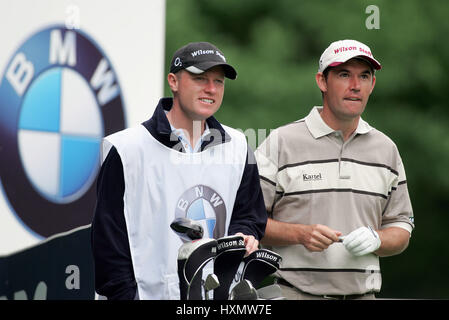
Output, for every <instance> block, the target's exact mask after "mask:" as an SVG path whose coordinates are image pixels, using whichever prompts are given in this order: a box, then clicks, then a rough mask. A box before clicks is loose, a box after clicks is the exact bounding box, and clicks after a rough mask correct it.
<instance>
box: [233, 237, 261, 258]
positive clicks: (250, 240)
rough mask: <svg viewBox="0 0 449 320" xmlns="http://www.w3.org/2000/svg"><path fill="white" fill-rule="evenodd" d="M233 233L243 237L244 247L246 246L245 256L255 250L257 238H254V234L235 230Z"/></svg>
mask: <svg viewBox="0 0 449 320" xmlns="http://www.w3.org/2000/svg"><path fill="white" fill-rule="evenodd" d="M235 235H236V236H242V237H243V241H244V242H245V248H246V254H245V256H247V255H249V254H251V253H252V252H254V251H256V250H257V249H259V240H257V239H256V238H254V236H247V235H244V234H243V233H241V232H237V233H236V234H235Z"/></svg>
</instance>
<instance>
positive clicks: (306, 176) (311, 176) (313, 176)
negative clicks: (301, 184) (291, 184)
mask: <svg viewBox="0 0 449 320" xmlns="http://www.w3.org/2000/svg"><path fill="white" fill-rule="evenodd" d="M302 180H303V181H321V180H323V175H322V174H321V172H320V173H316V174H309V173H303V174H302Z"/></svg>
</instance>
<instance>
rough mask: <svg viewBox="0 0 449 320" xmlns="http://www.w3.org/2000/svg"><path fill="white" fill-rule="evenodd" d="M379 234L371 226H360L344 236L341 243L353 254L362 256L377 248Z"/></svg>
mask: <svg viewBox="0 0 449 320" xmlns="http://www.w3.org/2000/svg"><path fill="white" fill-rule="evenodd" d="M380 242H381V241H380V238H379V234H378V233H377V232H376V231H374V230H373V229H372V228H371V227H361V228H358V229H356V230H354V231H352V232H351V233H350V234H348V235H347V236H345V237H344V239H343V245H344V246H345V248H346V250H348V251H349V252H350V253H351V254H353V255H355V256H363V255H365V254H368V253H371V252H374V251H376V250H377V249H379V247H380Z"/></svg>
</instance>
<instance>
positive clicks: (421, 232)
mask: <svg viewBox="0 0 449 320" xmlns="http://www.w3.org/2000/svg"><path fill="white" fill-rule="evenodd" d="M371 4H375V5H377V6H378V8H379V9H380V29H377V30H376V29H373V30H368V29H367V28H366V27H365V20H366V18H367V17H368V15H369V14H366V13H365V8H366V7H367V6H368V5H371ZM448 13H449V2H446V1H437V0H434V1H419V0H414V1H406V0H399V1H387V0H378V1H367V0H359V1H354V0H341V1H325V0H313V1H312V0H309V1H298V0H278V1H272V0H244V1H243V0H228V1H222V0H167V25H166V32H167V37H166V50H167V51H166V52H167V53H166V70H168V65H169V63H170V60H171V56H172V54H173V52H174V51H175V50H176V49H177V48H178V47H180V46H181V45H184V44H186V43H188V42H191V41H210V42H212V43H214V44H216V45H217V46H218V47H219V48H220V49H221V50H222V51H223V52H224V53H225V55H226V57H227V60H228V61H229V62H230V63H231V64H232V65H234V66H235V67H236V69H237V72H238V78H237V80H235V81H230V80H228V81H227V82H226V93H225V99H224V102H223V106H222V108H221V109H220V111H219V112H218V113H217V117H218V118H219V119H220V120H221V121H222V122H223V123H225V124H228V125H230V126H233V127H236V128H241V129H243V130H246V129H248V128H254V129H256V130H257V129H259V128H264V129H267V130H269V129H271V128H276V127H278V126H281V125H283V124H286V123H289V122H291V121H294V120H297V119H300V118H302V117H304V116H305V115H307V113H308V112H309V110H310V109H311V107H312V106H314V105H320V104H321V94H320V92H319V90H318V88H317V86H316V84H315V78H314V76H315V73H316V71H317V68H318V59H319V57H320V55H321V53H322V51H323V50H324V49H325V48H326V47H327V46H328V45H329V43H330V42H332V41H335V40H339V39H348V38H353V39H357V40H360V41H362V42H364V43H366V44H368V45H369V46H370V48H371V49H372V51H373V53H374V55H375V57H376V58H377V59H378V60H379V61H380V62H381V64H382V66H383V69H382V70H380V71H378V72H377V73H376V76H377V82H376V88H375V90H374V92H373V94H372V96H371V98H370V102H369V103H368V106H367V110H366V111H365V114H364V116H363V117H364V119H366V120H367V121H368V122H370V123H371V124H372V125H373V126H374V127H376V128H377V129H379V130H381V131H383V132H384V133H386V134H387V135H388V136H390V137H391V138H392V140H393V141H395V143H396V144H397V145H398V148H399V150H400V152H401V156H402V158H403V161H404V164H405V168H406V172H407V180H408V186H409V191H410V195H411V198H412V203H413V207H414V211H415V221H416V230H415V231H414V232H413V235H412V238H411V242H410V246H409V248H408V249H407V251H406V252H404V253H403V254H401V255H399V256H396V257H390V258H385V259H382V268H383V270H384V272H383V278H384V285H383V290H382V296H386V297H403V298H449V275H448V273H447V271H448V270H449V259H448V257H447V252H449V246H448V243H449V241H447V237H446V234H447V231H446V229H447V226H449V218H448V216H449V215H448V214H447V211H448V208H449V197H448V195H449V138H448V137H449V112H448V103H447V101H449V90H448V88H449V78H448V77H447V75H446V73H447V72H448V70H449V45H448V41H447V35H448V34H449V19H448V18H447V14H448ZM166 94H167V95H169V94H170V91H169V90H168V87H167V86H166ZM260 142H261V141H259V143H260Z"/></svg>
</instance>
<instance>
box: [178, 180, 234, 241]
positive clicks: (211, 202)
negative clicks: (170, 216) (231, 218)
mask: <svg viewBox="0 0 449 320" xmlns="http://www.w3.org/2000/svg"><path fill="white" fill-rule="evenodd" d="M175 216H176V218H189V219H192V220H194V221H196V222H198V223H199V224H201V225H202V227H203V229H204V236H203V237H204V238H215V239H218V238H221V237H223V236H224V235H225V229H226V206H225V203H224V200H223V199H222V198H221V196H220V195H219V194H218V193H217V192H216V191H215V190H214V189H212V188H210V187H208V186H205V185H196V186H194V187H191V188H189V189H187V190H186V191H185V192H184V193H183V194H182V195H181V197H179V199H178V202H177V204H176V212H175Z"/></svg>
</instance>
